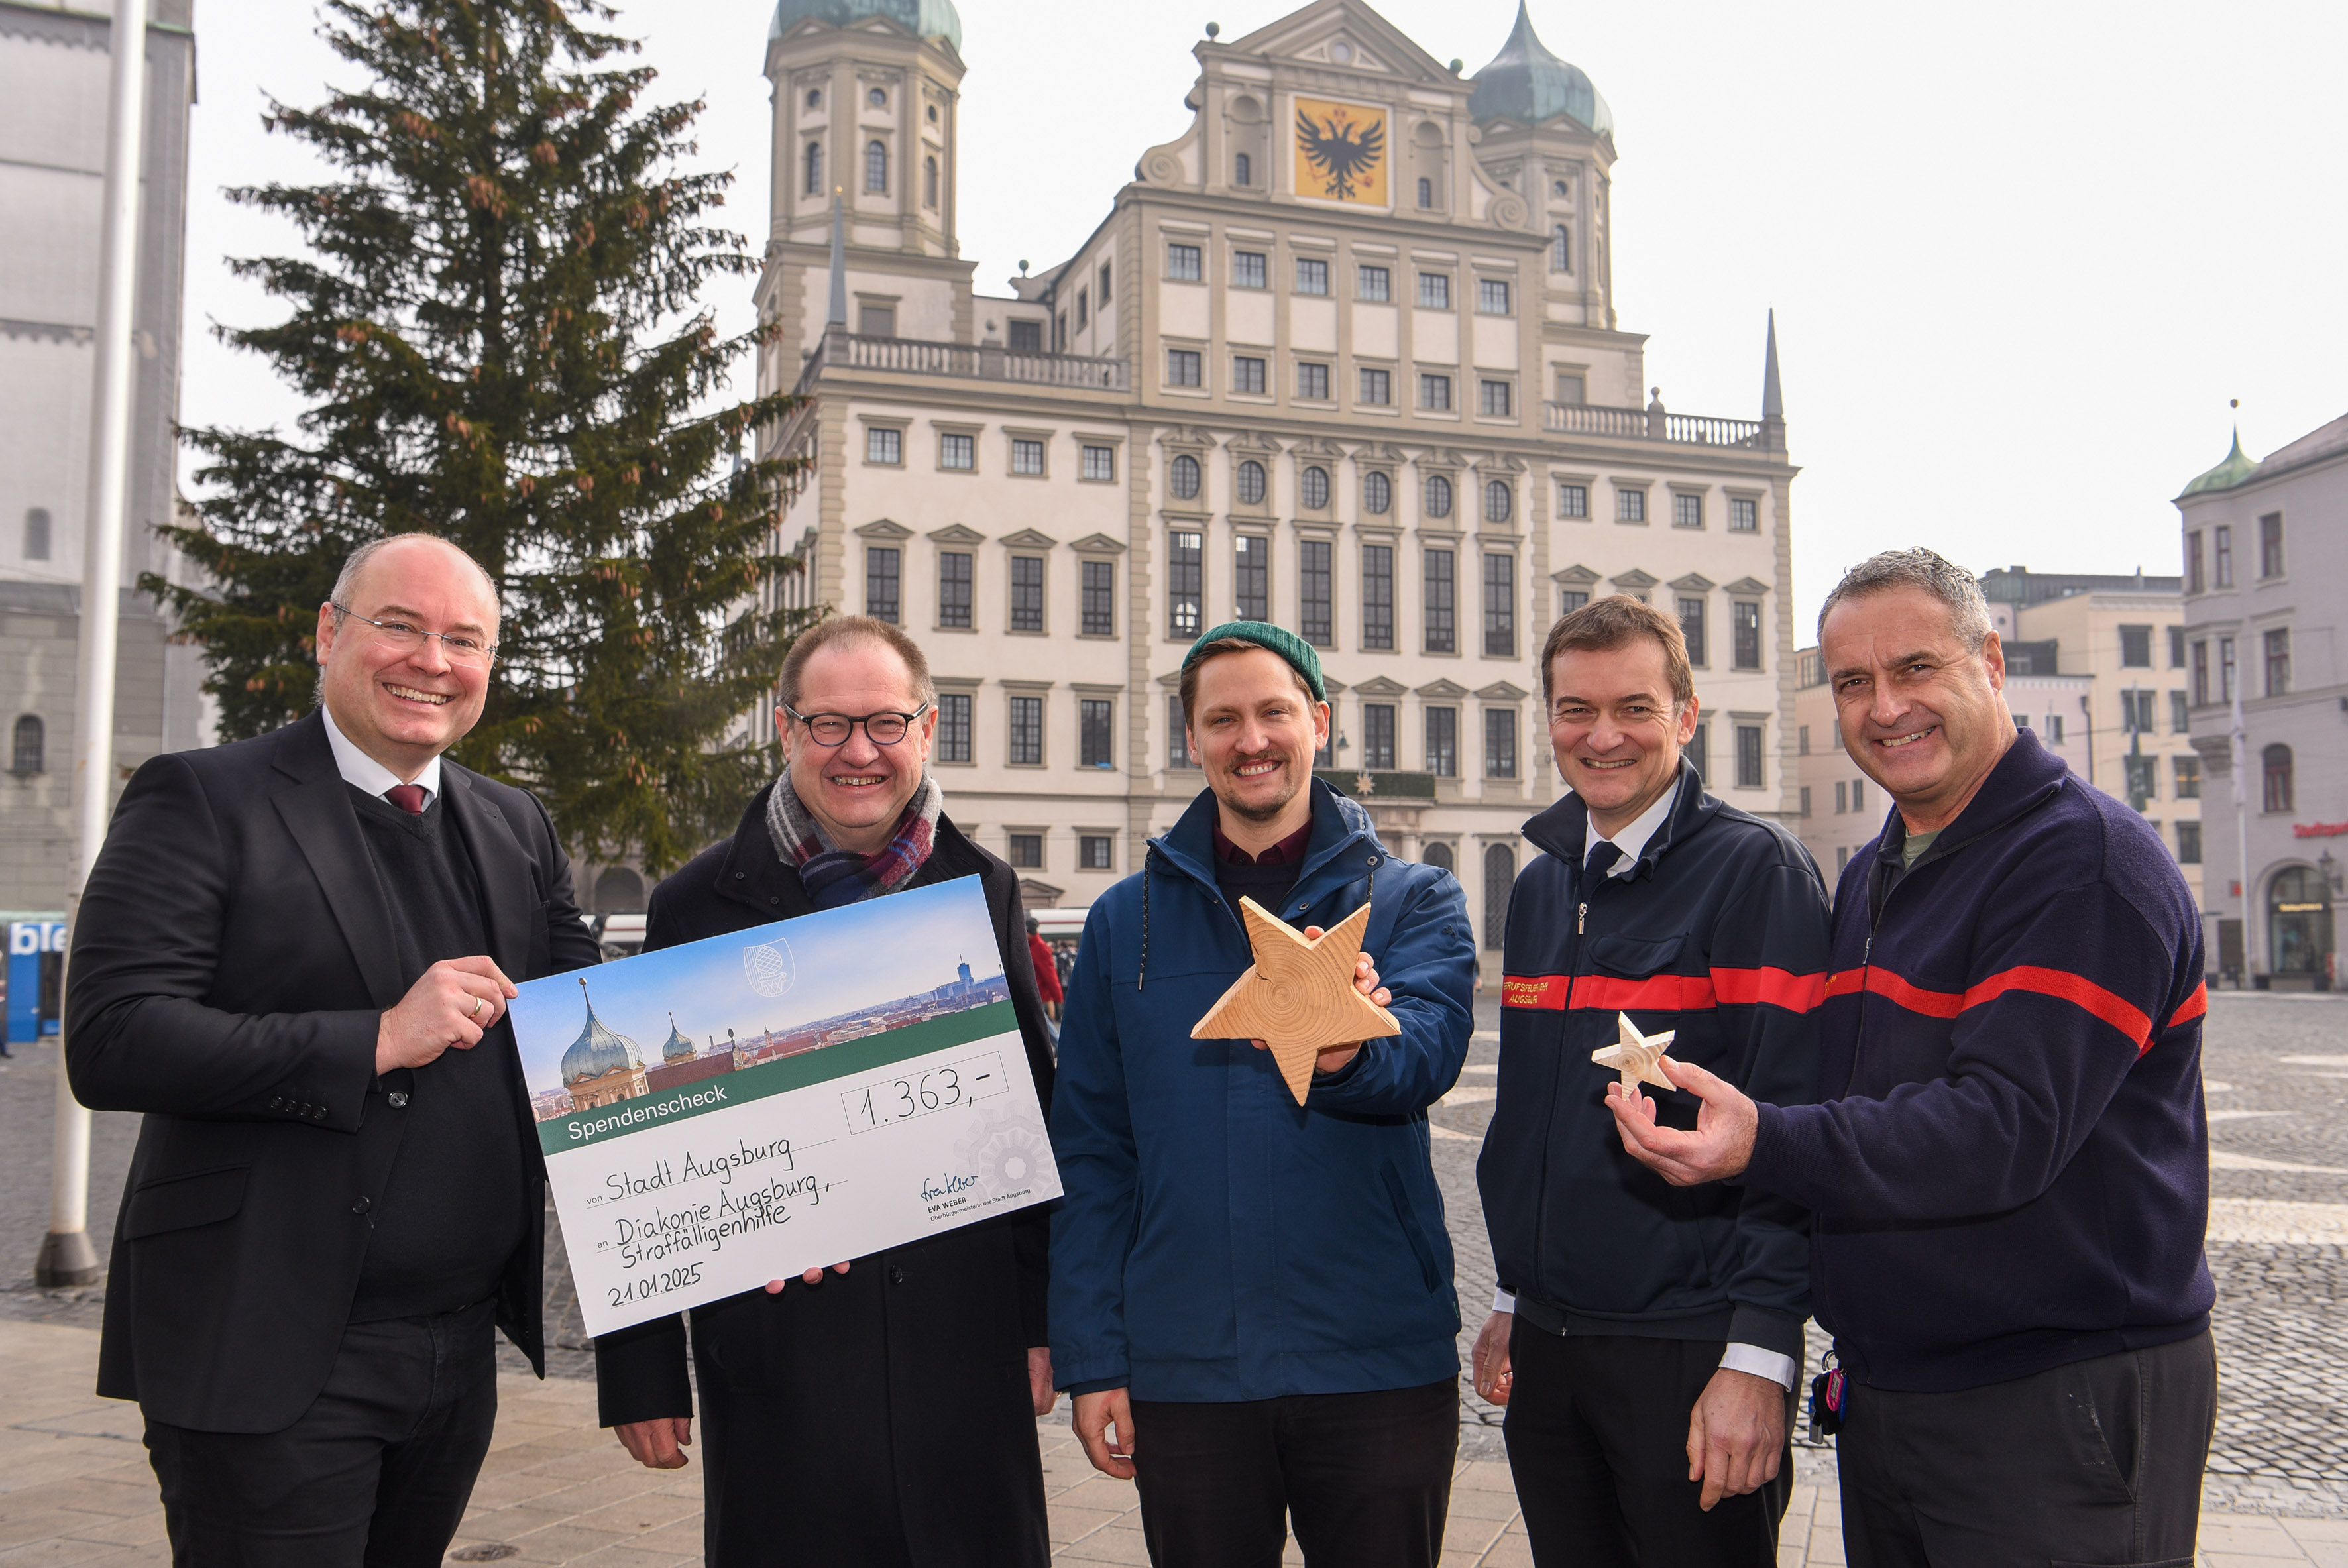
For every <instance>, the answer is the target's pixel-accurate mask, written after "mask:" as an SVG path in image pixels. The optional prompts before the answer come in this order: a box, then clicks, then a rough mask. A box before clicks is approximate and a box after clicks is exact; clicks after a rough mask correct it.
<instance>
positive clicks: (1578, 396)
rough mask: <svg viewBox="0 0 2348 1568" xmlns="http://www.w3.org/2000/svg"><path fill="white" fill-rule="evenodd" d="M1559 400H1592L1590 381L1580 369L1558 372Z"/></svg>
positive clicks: (1584, 401) (1574, 401) (1572, 401)
mask: <svg viewBox="0 0 2348 1568" xmlns="http://www.w3.org/2000/svg"><path fill="white" fill-rule="evenodd" d="M1557 400H1558V401H1559V402H1560V403H1586V402H1588V401H1589V400H1590V382H1589V381H1588V379H1587V378H1585V377H1583V376H1582V375H1581V372H1580V371H1577V370H1560V371H1559V372H1558V373H1557Z"/></svg>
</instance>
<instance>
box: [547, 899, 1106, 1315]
mask: <svg viewBox="0 0 2348 1568" xmlns="http://www.w3.org/2000/svg"><path fill="white" fill-rule="evenodd" d="M1024 956H1025V955H1024V954H1022V957H1023V958H1024ZM512 1018H513V1026H514V1038H515V1040H516V1042H517V1043H518V1044H519V1045H520V1047H521V1060H522V1072H523V1077H524V1078H525V1079H526V1080H527V1081H528V1083H529V1086H530V1109H531V1114H532V1115H533V1116H534V1117H535V1119H536V1120H537V1124H538V1138H539V1144H540V1147H541V1148H542V1149H544V1150H545V1151H546V1169H547V1174H548V1176H549V1178H550V1179H551V1181H552V1183H553V1188H554V1204H555V1210H556V1212H557V1213H558V1214H559V1215H560V1217H561V1222H562V1240H563V1245H564V1247H565V1248H566V1249H567V1250H568V1251H569V1253H570V1254H571V1274H572V1280H573V1281H574V1283H575V1284H577V1286H578V1291H579V1309H580V1315H581V1316H582V1318H583V1319H584V1320H585V1325H586V1328H587V1332H588V1333H590V1334H608V1333H610V1332H611V1331H612V1330H613V1329H615V1328H623V1327H625V1326H627V1325H629V1324H631V1323H637V1322H641V1321H642V1320H644V1319H645V1318H648V1317H656V1316H659V1315H662V1314H664V1313H670V1312H675V1311H677V1310H678V1309H679V1308H681V1307H687V1306H694V1305H699V1304H700V1303H702V1302H707V1301H716V1300H717V1299H718V1298H719V1297H721V1296H727V1295H734V1294H735V1293H736V1292H737V1291H744V1290H749V1289H752V1288H754V1287H757V1286H759V1285H763V1284H766V1283H767V1281H768V1280H775V1279H788V1278H789V1277H791V1276H792V1275H794V1274H799V1273H801V1272H802V1271H804V1270H806V1269H808V1268H813V1267H816V1266H819V1265H821V1264H832V1263H837V1262H839V1260H840V1259H842V1258H854V1257H861V1256H863V1255H864V1254H865V1253H872V1252H878V1251H880V1250H881V1249H882V1248H885V1247H891V1246H897V1245H901V1244H902V1243H906V1242H910V1241H914V1240H916V1239H918V1238H920V1237H922V1236H926V1235H932V1234H934V1233H938V1232H941V1231H947V1230H952V1229H953V1228H954V1227H956V1226H958V1225H966V1224H969V1223H970V1222H973V1221H974V1220H982V1219H986V1218H989V1217H991V1216H993V1215H996V1214H1002V1213H1007V1212H1011V1211H1012V1210H1014V1209H1022V1208H1025V1207H1026V1206H1027V1205H1028V1204H1030V1203H1040V1202H1045V1201H1046V1200H1048V1199H1052V1198H1056V1197H1058V1196H1059V1195H1060V1178H1059V1171H1058V1169H1057V1167H1056V1165H1055V1164H1054V1163H1053V1160H1052V1147H1051V1144H1050V1142H1049V1141H1048V1140H1047V1139H1046V1137H1045V1130H1044V1113H1043V1109H1042V1107H1041V1105H1040V1104H1039V1103H1038V1101H1037V1099H1036V1095H1035V1079H1034V1078H1032V1077H1031V1076H1030V1075H1029V1073H1028V1071H1027V1056H1026V1051H1025V1047H1023V1046H1022V1044H1021V1042H1020V1036H1019V1026H1018V1022H1017V1020H1016V1019H1015V1018H1014V1016H1013V1014H1012V1008H1011V990H1010V985H1009V983H1008V981H1007V979H1006V977H1005V976H1004V970H1003V956H1002V954H1001V953H1000V951H999V950H998V949H997V947H996V944H995V940H994V923H993V921H992V919H991V918H990V917H989V915H988V913H987V908H986V898H985V895H984V894H983V892H980V889H979V882H978V879H977V878H976V877H964V878H963V879H961V880H959V881H956V882H944V883H941V884H939V885H937V886H934V887H926V888H916V889H913V890H911V891H910V892H900V893H896V894H892V895H891V896H890V897H888V898H883V899H871V900H868V901H867V902H865V903H856V904H850V905H849V906H848V907H847V908H845V909H836V910H827V911H824V912H823V913H818V914H809V915H803V916H801V917H800V918H798V919H797V920H786V921H778V922H777V923H774V924H772V925H762V926H757V927H754V928H753V929H751V930H748V931H741V932H736V933H733V934H729V935H726V936H713V937H710V938H708V939H707V940H706V941H702V942H695V943H688V944H685V945H684V946H681V947H668V948H663V949H661V950H659V951H658V952H654V953H644V954H638V955H637V956H635V957H633V958H623V959H621V960H620V961H618V962H617V963H613V964H606V965H602V966H601V967H599V968H595V969H589V970H583V971H580V972H577V973H574V974H571V975H556V976H552V977H551V978H548V979H544V980H533V981H530V983H528V984H527V985H523V986H521V987H520V995H518V996H516V997H515V998H514V1001H513V1006H512Z"/></svg>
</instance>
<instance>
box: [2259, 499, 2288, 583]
mask: <svg viewBox="0 0 2348 1568" xmlns="http://www.w3.org/2000/svg"><path fill="white" fill-rule="evenodd" d="M2259 575H2260V576H2261V577H2280V576H2281V575H2282V513H2281V512H2279V511H2271V512H2269V513H2267V514H2266V516H2264V517H2262V518H2260V519H2259Z"/></svg>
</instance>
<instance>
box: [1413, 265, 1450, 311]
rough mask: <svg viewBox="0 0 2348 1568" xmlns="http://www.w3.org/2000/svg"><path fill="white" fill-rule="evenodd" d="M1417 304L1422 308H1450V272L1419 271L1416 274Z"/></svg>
mask: <svg viewBox="0 0 2348 1568" xmlns="http://www.w3.org/2000/svg"><path fill="white" fill-rule="evenodd" d="M1418 304H1419V308H1421V309H1422V310H1449V309H1450V308H1451V274H1450V273H1419V274H1418Z"/></svg>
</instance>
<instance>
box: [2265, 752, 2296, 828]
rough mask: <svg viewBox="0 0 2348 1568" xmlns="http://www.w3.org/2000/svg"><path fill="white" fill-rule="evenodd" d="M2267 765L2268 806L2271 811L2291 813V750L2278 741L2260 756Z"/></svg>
mask: <svg viewBox="0 0 2348 1568" xmlns="http://www.w3.org/2000/svg"><path fill="white" fill-rule="evenodd" d="M2259 755H2260V759H2261V760H2262V761H2263V762H2264V763H2265V764H2266V776H2267V804H2266V809H2267V810H2270V811H2289V810H2294V809H2295V808H2294V807H2293V806H2292V805H2291V799H2292V796H2293V794H2294V791H2293V790H2292V789H2291V748H2290V747H2288V746H2285V745H2283V744H2282V743H2281V742H2280V741H2278V742H2276V743H2275V744H2274V745H2272V746H2270V747H2268V748H2266V749H2265V750H2264V751H2262V752H2260V754H2259Z"/></svg>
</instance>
